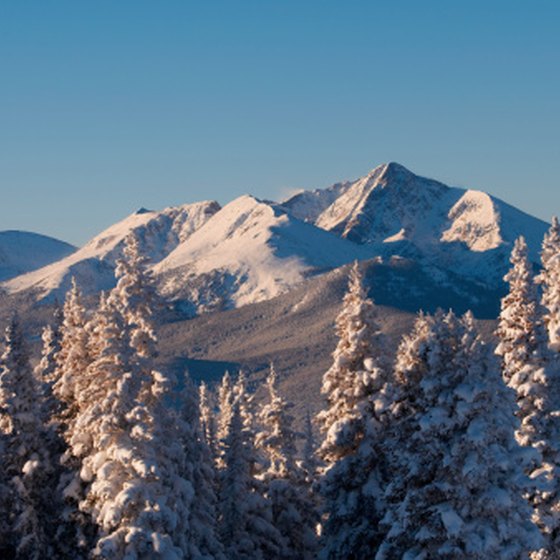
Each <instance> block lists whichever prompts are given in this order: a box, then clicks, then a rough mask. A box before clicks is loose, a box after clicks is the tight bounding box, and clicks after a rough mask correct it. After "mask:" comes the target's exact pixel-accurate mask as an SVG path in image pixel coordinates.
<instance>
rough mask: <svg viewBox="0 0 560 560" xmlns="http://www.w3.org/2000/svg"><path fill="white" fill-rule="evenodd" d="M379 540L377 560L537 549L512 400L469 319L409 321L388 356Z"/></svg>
mask: <svg viewBox="0 0 560 560" xmlns="http://www.w3.org/2000/svg"><path fill="white" fill-rule="evenodd" d="M396 377H397V381H398V385H397V392H396V394H397V398H396V400H395V403H394V404H393V407H392V409H393V421H392V430H391V433H390V437H388V439H387V442H386V446H387V451H388V452H389V453H390V454H391V456H392V461H391V464H390V468H391V472H392V477H393V480H392V483H391V485H390V486H389V487H388V491H387V504H388V512H387V515H386V516H385V518H384V520H383V522H382V526H383V527H384V528H385V530H386V532H387V533H386V536H385V540H384V542H383V544H382V545H381V547H380V549H379V551H378V553H377V555H376V559H377V560H385V559H393V558H406V559H409V558H410V559H412V558H454V559H463V558H464V559H465V560H466V559H475V560H483V559H484V560H486V559H488V558H504V559H520V558H526V557H527V555H528V553H529V552H530V551H531V550H534V549H535V548H538V546H539V544H540V535H539V533H538V530H537V529H536V527H535V526H534V525H533V523H532V522H531V509H530V507H529V505H528V504H527V502H526V501H525V500H524V499H523V497H522V492H523V488H524V484H525V481H524V476H523V467H524V465H525V461H526V455H525V454H524V453H523V450H522V448H521V447H519V446H518V445H517V443H516V442H515V439H514V429H515V417H514V415H513V410H514V401H513V394H512V392H511V391H510V390H509V389H507V388H506V387H505V386H504V384H503V382H502V380H501V378H500V374H499V368H498V367H497V364H496V363H495V362H494V360H493V359H492V354H491V352H490V351H489V349H488V348H487V347H486V346H485V345H484V344H483V343H482V342H481V340H480V338H479V337H478V336H477V335H476V333H475V330H474V326H473V321H472V317H471V316H469V315H467V316H466V317H465V318H464V319H463V320H462V321H459V320H457V318H456V317H455V316H454V315H453V314H452V313H451V312H450V313H448V314H443V313H441V312H438V313H437V314H436V316H435V317H428V316H424V315H421V316H419V317H418V319H417V321H416V324H415V327H414V330H413V332H412V334H411V335H408V336H406V337H404V339H403V342H402V344H401V346H400V348H399V351H398V354H397V364H396Z"/></svg>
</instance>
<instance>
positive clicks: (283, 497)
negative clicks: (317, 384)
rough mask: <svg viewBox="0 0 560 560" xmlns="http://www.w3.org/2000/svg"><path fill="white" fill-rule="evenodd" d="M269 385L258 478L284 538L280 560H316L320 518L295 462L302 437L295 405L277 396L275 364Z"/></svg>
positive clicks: (260, 437) (263, 412)
mask: <svg viewBox="0 0 560 560" xmlns="http://www.w3.org/2000/svg"><path fill="white" fill-rule="evenodd" d="M267 385H268V392H269V399H270V400H269V402H268V403H267V404H265V405H264V406H262V407H261V410H260V413H259V419H260V422H261V425H262V430H261V431H260V432H258V433H257V437H256V446H257V448H258V449H261V450H262V451H263V452H264V455H265V456H266V458H267V463H268V468H267V469H266V471H264V472H263V473H262V474H261V475H260V477H259V478H260V480H262V481H263V483H264V490H265V495H266V497H267V498H268V501H269V502H270V506H271V509H272V523H273V525H274V527H276V529H278V531H279V532H280V534H281V536H282V548H281V550H280V553H279V555H278V558H284V559H286V560H288V559H292V558H300V559H302V560H310V559H312V558H315V553H316V548H317V536H316V533H315V527H316V526H317V523H318V521H319V517H318V514H317V512H316V510H315V507H314V504H313V501H312V499H311V487H310V484H309V483H308V480H307V477H306V472H305V471H304V470H303V469H302V468H301V465H300V464H298V462H297V461H296V454H297V448H296V441H297V439H298V438H301V437H302V435H301V434H299V433H298V432H296V431H295V429H294V427H293V422H294V419H293V417H292V416H291V414H290V408H292V407H293V405H292V404H291V403H289V402H287V401H286V400H285V399H284V398H282V397H281V396H280V395H279V393H278V389H277V386H276V385H277V376H276V372H275V370H274V366H273V365H272V364H271V366H270V374H269V376H268V379H267Z"/></svg>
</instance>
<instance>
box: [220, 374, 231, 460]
mask: <svg viewBox="0 0 560 560" xmlns="http://www.w3.org/2000/svg"><path fill="white" fill-rule="evenodd" d="M234 400H235V394H234V390H233V382H232V379H231V376H230V374H229V372H228V371H226V372H225V374H224V376H223V377H222V381H221V383H220V386H219V388H218V413H219V415H218V428H217V434H216V467H217V468H218V469H223V468H224V460H223V455H224V445H225V440H226V438H227V436H228V431H229V425H230V422H231V416H232V414H233V403H234Z"/></svg>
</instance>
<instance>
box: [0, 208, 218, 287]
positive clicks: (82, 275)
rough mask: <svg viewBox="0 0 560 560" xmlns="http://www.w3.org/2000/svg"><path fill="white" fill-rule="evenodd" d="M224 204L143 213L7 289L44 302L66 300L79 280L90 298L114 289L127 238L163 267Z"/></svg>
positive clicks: (123, 221)
mask: <svg viewBox="0 0 560 560" xmlns="http://www.w3.org/2000/svg"><path fill="white" fill-rule="evenodd" d="M219 209H220V205H219V204H218V203H217V202H214V201H206V202H197V203H194V204H185V205H183V206H178V207H176V208H166V209H165V210H162V211H160V212H152V211H149V210H145V209H143V208H142V209H140V210H138V211H137V212H136V213H134V214H132V215H131V216H129V217H127V218H125V219H124V220H122V221H121V222H118V223H117V224H115V225H113V226H111V227H109V228H108V229H106V230H105V231H103V232H102V233H100V234H99V235H97V236H96V237H94V238H93V239H92V240H91V241H89V242H88V243H87V244H86V245H84V247H82V248H81V249H79V250H77V251H76V252H75V253H73V254H71V255H69V256H68V257H66V258H64V259H62V260H60V261H58V262H54V263H53V264H50V265H49V266H46V267H43V268H41V269H39V270H35V271H34V272H31V273H29V274H24V275H22V276H18V277H17V278H14V279H12V280H10V281H8V282H6V283H4V284H3V287H4V288H5V289H6V290H7V291H8V293H11V294H13V293H17V292H22V291H26V290H33V292H34V293H36V295H37V297H38V298H44V297H46V296H62V295H63V294H64V292H65V291H66V290H67V289H68V287H69V285H70V281H71V278H72V277H73V276H74V277H76V279H77V281H78V283H79V284H80V285H81V286H82V287H83V289H84V291H85V292H86V293H95V292H97V291H100V290H104V289H108V288H110V287H111V286H112V285H113V283H114V265H115V261H116V259H118V257H119V256H120V254H121V252H122V249H123V247H124V239H125V238H126V236H127V235H128V234H129V233H131V232H133V231H134V232H135V233H136V234H137V236H138V238H139V240H140V244H141V247H142V249H143V251H144V253H145V254H146V256H148V257H149V258H150V259H151V261H152V262H158V261H159V260H161V259H162V258H164V257H165V256H166V255H167V254H168V253H169V252H171V251H172V250H173V249H174V248H175V247H176V246H177V245H178V244H179V243H182V242H184V241H185V240H186V239H188V238H189V236H190V235H192V233H193V232H194V231H196V230H197V229H198V228H199V227H201V226H202V225H203V224H204V223H205V222H206V220H208V219H209V218H210V217H211V216H212V215H213V214H214V213H216V212H217V211H218V210H219Z"/></svg>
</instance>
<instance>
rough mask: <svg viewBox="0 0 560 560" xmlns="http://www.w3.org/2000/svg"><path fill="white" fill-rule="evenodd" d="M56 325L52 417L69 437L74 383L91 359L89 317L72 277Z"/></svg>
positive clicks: (73, 406)
mask: <svg viewBox="0 0 560 560" xmlns="http://www.w3.org/2000/svg"><path fill="white" fill-rule="evenodd" d="M62 314H63V320H62V325H61V327H60V332H61V338H62V339H61V343H60V351H58V352H57V353H56V356H55V360H56V368H55V369H54V371H53V372H52V376H51V379H52V381H51V383H52V391H53V395H54V397H55V399H56V402H57V405H56V406H57V410H55V416H54V420H55V421H57V422H59V423H60V424H61V431H62V433H63V434H64V437H65V438H67V437H70V434H71V431H72V424H73V422H74V419H75V416H76V414H77V406H78V405H77V393H78V390H77V388H76V383H77V381H78V379H79V378H81V377H82V376H83V375H84V374H85V371H86V369H87V367H88V365H89V364H90V362H91V356H90V351H89V337H90V332H89V325H88V323H89V318H88V316H87V310H86V308H85V306H84V304H83V301H82V293H81V291H80V289H79V288H78V285H77V283H76V280H75V279H74V278H72V286H71V288H70V290H68V292H67V293H66V298H65V300H64V306H63V311H62Z"/></svg>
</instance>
